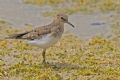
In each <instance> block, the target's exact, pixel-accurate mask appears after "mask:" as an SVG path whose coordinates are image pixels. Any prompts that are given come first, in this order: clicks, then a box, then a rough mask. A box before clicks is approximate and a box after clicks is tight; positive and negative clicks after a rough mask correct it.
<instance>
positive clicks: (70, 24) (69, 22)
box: [67, 22, 75, 28]
mask: <svg viewBox="0 0 120 80" xmlns="http://www.w3.org/2000/svg"><path fill="white" fill-rule="evenodd" d="M67 23H68V24H69V25H71V26H72V27H73V28H74V27H75V26H74V25H73V24H72V23H70V22H67Z"/></svg>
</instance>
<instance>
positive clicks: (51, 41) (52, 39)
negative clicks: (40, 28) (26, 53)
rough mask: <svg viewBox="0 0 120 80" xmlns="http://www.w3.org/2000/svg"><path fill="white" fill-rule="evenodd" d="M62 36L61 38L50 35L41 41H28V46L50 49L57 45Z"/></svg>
mask: <svg viewBox="0 0 120 80" xmlns="http://www.w3.org/2000/svg"><path fill="white" fill-rule="evenodd" d="M60 37H61V36H59V37H53V36H51V35H50V34H48V35H45V36H43V37H42V38H40V39H35V40H32V41H28V44H31V45H34V46H38V47H40V48H48V47H50V46H52V45H53V44H55V43H56V42H57V41H58V40H59V39H60Z"/></svg>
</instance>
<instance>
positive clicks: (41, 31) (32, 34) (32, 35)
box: [10, 26, 51, 40]
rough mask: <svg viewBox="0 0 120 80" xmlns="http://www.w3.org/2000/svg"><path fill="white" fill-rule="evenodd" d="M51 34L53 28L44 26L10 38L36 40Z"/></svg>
mask: <svg viewBox="0 0 120 80" xmlns="http://www.w3.org/2000/svg"><path fill="white" fill-rule="evenodd" d="M50 32H51V28H50V27H49V26H42V27H38V28H35V29H33V30H32V31H28V32H24V33H20V34H16V35H14V36H12V37H10V38H15V39H27V40H34V39H37V38H40V37H42V36H43V35H45V34H48V33H50Z"/></svg>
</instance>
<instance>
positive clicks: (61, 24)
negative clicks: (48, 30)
mask: <svg viewBox="0 0 120 80" xmlns="http://www.w3.org/2000/svg"><path fill="white" fill-rule="evenodd" d="M52 25H54V26H57V25H60V26H63V27H64V22H61V21H60V20H58V19H55V20H53V22H52Z"/></svg>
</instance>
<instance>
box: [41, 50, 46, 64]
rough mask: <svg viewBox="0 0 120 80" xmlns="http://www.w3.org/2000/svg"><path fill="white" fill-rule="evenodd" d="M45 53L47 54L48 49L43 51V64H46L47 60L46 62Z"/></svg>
mask: <svg viewBox="0 0 120 80" xmlns="http://www.w3.org/2000/svg"><path fill="white" fill-rule="evenodd" d="M45 53H46V49H43V52H42V56H43V63H46V60H45Z"/></svg>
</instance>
